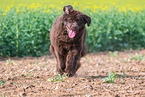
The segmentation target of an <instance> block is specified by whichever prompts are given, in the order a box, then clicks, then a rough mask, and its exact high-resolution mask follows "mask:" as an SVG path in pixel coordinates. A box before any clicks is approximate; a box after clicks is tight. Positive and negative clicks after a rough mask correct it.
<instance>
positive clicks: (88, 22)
mask: <svg viewBox="0 0 145 97" xmlns="http://www.w3.org/2000/svg"><path fill="white" fill-rule="evenodd" d="M84 21H85V23H87V25H88V26H90V24H91V18H90V17H89V16H87V15H84Z"/></svg>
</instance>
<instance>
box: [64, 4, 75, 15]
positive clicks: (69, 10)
mask: <svg viewBox="0 0 145 97" xmlns="http://www.w3.org/2000/svg"><path fill="white" fill-rule="evenodd" d="M72 11H73V7H72V6H71V5H67V6H64V7H63V12H64V13H66V14H70V13H71V12H72Z"/></svg>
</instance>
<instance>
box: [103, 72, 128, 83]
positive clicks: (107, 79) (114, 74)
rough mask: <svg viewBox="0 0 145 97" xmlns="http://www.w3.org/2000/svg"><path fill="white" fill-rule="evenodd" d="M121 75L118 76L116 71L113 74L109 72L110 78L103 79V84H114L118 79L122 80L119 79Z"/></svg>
mask: <svg viewBox="0 0 145 97" xmlns="http://www.w3.org/2000/svg"><path fill="white" fill-rule="evenodd" d="M118 75H119V74H116V73H115V72H114V71H112V72H108V77H106V78H102V82H106V83H114V81H115V80H116V79H117V78H120V77H118ZM125 75H126V74H125V73H123V76H122V77H124V76H125Z"/></svg>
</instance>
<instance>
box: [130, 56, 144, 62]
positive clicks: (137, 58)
mask: <svg viewBox="0 0 145 97" xmlns="http://www.w3.org/2000/svg"><path fill="white" fill-rule="evenodd" d="M130 59H131V60H139V61H144V60H145V59H144V56H143V55H135V56H133V55H130Z"/></svg>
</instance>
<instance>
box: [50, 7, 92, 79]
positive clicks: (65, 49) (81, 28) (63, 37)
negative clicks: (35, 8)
mask: <svg viewBox="0 0 145 97" xmlns="http://www.w3.org/2000/svg"><path fill="white" fill-rule="evenodd" d="M63 11H64V13H63V14H62V15H61V16H59V17H57V18H56V20H55V21H54V23H53V25H52V28H51V31H50V41H51V45H50V52H51V54H52V55H53V56H54V57H55V58H56V60H57V66H56V67H57V71H58V73H60V74H61V75H62V74H63V73H66V74H67V76H69V77H70V76H73V75H74V74H75V73H76V71H77V70H78V68H79V67H80V58H81V57H83V56H84V55H85V54H86V45H85V38H86V34H87V30H86V28H85V24H86V23H87V25H88V26H89V25H90V24H91V18H90V17H89V16H87V15H85V14H83V13H82V12H80V11H77V10H74V9H73V7H72V6H71V5H68V6H64V8H63Z"/></svg>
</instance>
